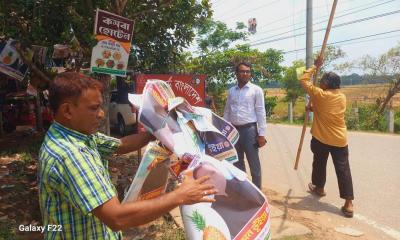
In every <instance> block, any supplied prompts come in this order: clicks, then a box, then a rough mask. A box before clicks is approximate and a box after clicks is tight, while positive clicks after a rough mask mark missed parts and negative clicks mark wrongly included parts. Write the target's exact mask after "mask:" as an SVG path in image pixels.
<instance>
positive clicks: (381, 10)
mask: <svg viewBox="0 0 400 240" xmlns="http://www.w3.org/2000/svg"><path fill="white" fill-rule="evenodd" d="M306 3H307V1H306V0H211V4H212V10H213V18H214V19H215V20H218V21H221V22H224V23H226V24H227V26H228V27H230V28H235V26H236V22H244V23H245V24H246V25H247V21H248V19H249V18H256V19H257V33H256V34H254V35H252V36H250V37H249V39H248V41H247V43H249V44H250V45H251V46H252V47H253V48H257V49H259V50H261V51H264V50H266V49H268V48H274V49H279V50H282V51H283V52H288V53H285V54H284V59H285V60H284V62H283V65H285V66H289V65H291V63H292V62H293V61H294V60H297V59H305V54H306V52H305V50H299V51H293V50H296V49H303V48H305V44H306V35H305V26H306ZM332 4H333V0H313V23H314V25H313V30H314V31H315V30H318V29H324V28H326V26H327V23H328V18H329V14H330V11H331V7H332ZM378 15H384V16H381V17H376V16H378ZM365 18H372V19H369V20H365ZM352 21H358V22H356V23H352ZM340 24H344V26H340ZM335 25H339V26H338V27H333V28H332V30H331V32H330V36H329V40H328V44H329V43H335V42H340V41H343V40H349V39H355V40H352V41H347V42H342V43H336V44H334V46H340V48H341V49H342V50H344V52H345V53H346V57H345V58H343V59H340V60H338V61H337V62H335V63H341V62H350V61H354V60H357V59H360V58H361V57H363V56H365V55H366V54H368V55H371V56H374V57H377V56H379V55H380V54H382V53H385V52H387V51H388V50H389V49H390V48H392V47H395V46H396V45H397V44H398V43H399V42H400V0H338V4H337V7H336V13H335V18H334V20H333V26H335ZM386 32H390V33H386ZM303 33H304V34H303ZM324 34H325V30H322V31H317V32H314V34H313V46H314V50H313V51H314V52H316V51H319V50H320V47H318V46H320V45H322V42H323V38H324ZM293 35H298V36H296V37H293ZM368 35H376V36H371V37H365V36H368ZM284 37H288V38H287V39H282V40H277V39H279V38H284ZM360 37H363V38H360ZM356 38H360V39H356ZM271 40H277V41H271ZM267 41H270V42H268V43H263V42H267ZM257 43H262V44H257ZM256 44H257V45H256ZM290 51H291V52H290Z"/></svg>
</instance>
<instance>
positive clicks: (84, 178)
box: [38, 122, 121, 239]
mask: <svg viewBox="0 0 400 240" xmlns="http://www.w3.org/2000/svg"><path fill="white" fill-rule="evenodd" d="M119 145H120V140H118V139H116V138H112V137H108V136H106V135H103V134H100V133H97V134H93V135H84V134H82V133H79V132H77V131H74V130H71V129H68V128H66V127H64V126H62V125H61V124H59V123H56V122H55V123H53V124H52V126H51V127H50V128H49V130H48V132H47V134H46V137H45V139H44V142H43V144H42V147H41V149H40V154H39V166H40V167H39V173H38V177H39V197H40V199H39V200H40V208H41V212H42V217H43V225H44V226H49V225H61V229H60V230H62V231H45V239H120V238H121V232H113V231H112V230H111V229H110V228H108V227H107V226H106V225H105V224H104V223H103V222H101V221H100V220H99V219H98V218H96V217H95V216H94V215H93V214H92V213H91V211H92V210H93V209H95V208H96V207H98V206H100V205H102V204H103V203H105V202H107V201H108V200H109V199H111V198H112V197H113V196H115V195H116V190H115V187H114V185H113V184H112V182H111V179H110V175H109V171H108V161H107V160H104V157H106V156H107V155H109V154H111V153H113V152H114V151H115V150H116V149H117V148H118V146H119ZM54 229H57V228H54Z"/></svg>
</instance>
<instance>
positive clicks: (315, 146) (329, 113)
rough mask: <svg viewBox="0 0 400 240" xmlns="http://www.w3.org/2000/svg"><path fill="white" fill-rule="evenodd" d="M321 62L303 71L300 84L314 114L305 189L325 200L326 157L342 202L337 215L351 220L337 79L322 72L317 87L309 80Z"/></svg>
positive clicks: (350, 190)
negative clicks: (336, 182) (309, 164)
mask: <svg viewBox="0 0 400 240" xmlns="http://www.w3.org/2000/svg"><path fill="white" fill-rule="evenodd" d="M321 64H322V59H320V58H318V59H317V60H315V62H314V66H312V67H310V68H309V69H307V70H306V71H304V73H303V75H302V77H301V78H300V84H301V86H302V87H303V89H304V90H305V91H306V92H307V94H308V95H309V96H310V99H311V103H312V107H311V109H308V110H311V111H313V112H314V121H313V123H312V127H311V135H312V140H311V151H312V152H313V154H314V157H313V166H312V167H313V169H312V177H311V178H312V182H311V183H309V185H308V187H309V189H310V191H311V192H312V193H314V194H317V195H318V196H320V197H322V196H325V195H326V193H325V191H324V186H325V182H326V163H327V160H328V156H329V153H330V154H331V156H332V160H333V164H334V166H335V171H336V176H337V179H338V185H339V192H340V198H342V199H345V203H344V206H343V207H342V208H341V211H342V212H343V214H344V215H345V216H346V217H353V202H352V200H353V199H354V195H353V182H352V178H351V171H350V165H349V149H348V145H347V128H346V122H345V120H344V115H345V112H346V96H345V95H344V94H343V93H341V92H340V90H339V89H340V77H339V76H338V75H337V74H336V73H333V72H326V73H325V74H324V75H323V76H322V78H321V82H320V84H319V87H317V86H314V85H313V84H312V83H311V81H310V78H311V77H312V75H313V74H314V73H315V71H316V69H317V67H318V68H319V66H321Z"/></svg>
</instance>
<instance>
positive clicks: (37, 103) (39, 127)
mask: <svg viewBox="0 0 400 240" xmlns="http://www.w3.org/2000/svg"><path fill="white" fill-rule="evenodd" d="M35 115H36V131H38V132H43V118H42V106H41V104H40V94H39V92H38V94H37V96H36V97H35Z"/></svg>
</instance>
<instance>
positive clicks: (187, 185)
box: [175, 170, 218, 205]
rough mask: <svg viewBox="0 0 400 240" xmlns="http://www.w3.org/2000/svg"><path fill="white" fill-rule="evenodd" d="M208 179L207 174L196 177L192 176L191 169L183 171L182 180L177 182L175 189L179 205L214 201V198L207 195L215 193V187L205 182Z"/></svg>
mask: <svg viewBox="0 0 400 240" xmlns="http://www.w3.org/2000/svg"><path fill="white" fill-rule="evenodd" d="M209 179H210V177H208V176H203V177H200V178H198V179H194V178H193V170H189V171H187V172H186V173H185V175H184V178H183V182H182V183H181V184H179V186H178V188H177V189H176V190H175V193H176V194H177V197H178V199H179V204H180V205H190V204H195V203H199V202H215V199H213V198H209V197H207V196H208V195H212V194H216V193H217V192H218V191H217V189H216V188H215V187H214V186H213V185H211V184H206V182H207V181H208V180H209Z"/></svg>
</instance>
